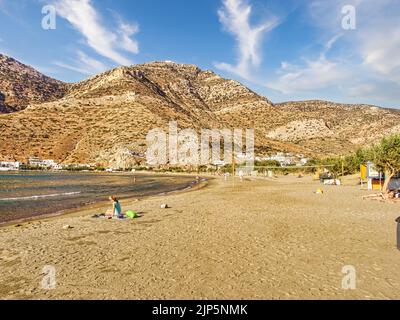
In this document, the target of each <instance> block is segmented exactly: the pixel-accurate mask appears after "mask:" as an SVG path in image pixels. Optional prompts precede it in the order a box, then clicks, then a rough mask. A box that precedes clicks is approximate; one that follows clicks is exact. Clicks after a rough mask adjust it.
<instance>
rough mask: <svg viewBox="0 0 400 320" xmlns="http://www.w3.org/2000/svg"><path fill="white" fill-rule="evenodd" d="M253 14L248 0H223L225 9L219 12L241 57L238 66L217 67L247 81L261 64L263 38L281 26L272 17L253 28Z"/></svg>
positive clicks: (225, 64)
mask: <svg viewBox="0 0 400 320" xmlns="http://www.w3.org/2000/svg"><path fill="white" fill-rule="evenodd" d="M251 13H252V7H251V5H250V4H248V2H247V1H246V0H223V7H222V8H221V9H220V10H219V11H218V15H219V20H220V22H221V23H222V25H223V26H224V28H225V29H226V30H227V31H228V32H229V33H231V34H232V35H233V36H234V37H235V39H236V41H237V46H238V55H239V57H238V62H237V65H231V64H228V63H216V64H215V66H216V67H217V68H218V69H221V70H225V71H228V72H231V73H234V74H237V75H239V76H241V77H242V78H244V79H247V80H249V79H250V78H251V73H252V72H251V69H252V68H253V67H256V66H258V65H259V64H260V63H261V60H262V59H261V52H260V49H261V43H262V40H263V36H264V35H265V34H266V33H268V32H269V31H271V30H273V29H274V28H275V27H276V26H277V25H278V24H279V21H278V19H277V18H276V17H271V18H270V19H269V20H268V21H264V22H263V23H261V24H259V25H257V26H251V24H250V17H251Z"/></svg>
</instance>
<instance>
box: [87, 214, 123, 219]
mask: <svg viewBox="0 0 400 320" xmlns="http://www.w3.org/2000/svg"><path fill="white" fill-rule="evenodd" d="M92 218H95V219H110V220H128V218H127V217H124V216H118V217H116V216H114V217H112V219H111V218H109V217H106V215H105V213H100V214H95V215H93V216H92Z"/></svg>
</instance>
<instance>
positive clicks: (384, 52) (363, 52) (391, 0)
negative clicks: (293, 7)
mask: <svg viewBox="0 0 400 320" xmlns="http://www.w3.org/2000/svg"><path fill="white" fill-rule="evenodd" d="M344 5H353V6H355V8H356V17H357V25H356V30H352V31H345V30H341V31H340V32H341V34H342V36H341V37H340V39H337V40H336V41H343V42H342V44H343V45H344V49H343V50H342V52H345V54H346V55H347V56H348V57H349V58H348V59H349V60H348V61H346V64H347V65H348V66H351V67H352V68H350V69H349V72H350V71H351V74H350V75H349V78H350V79H351V80H352V82H355V83H353V85H351V86H349V87H348V88H344V91H345V92H346V93H347V94H348V95H350V96H356V95H359V96H360V97H363V96H365V95H367V94H370V95H373V94H375V95H376V96H378V95H379V96H382V93H387V95H388V98H390V99H392V100H393V99H394V100H395V101H397V102H398V103H400V59H398V57H399V56H400V25H399V16H400V6H399V1H398V0H380V1H375V0H338V1H320V0H314V1H313V2H311V3H310V4H309V10H310V16H311V17H312V21H313V23H316V24H317V25H318V26H319V27H320V28H321V29H322V31H323V32H324V33H325V34H326V33H331V34H333V35H334V34H337V33H338V32H339V31H338V30H340V27H341V19H342V14H341V8H342V6H344ZM341 65H342V67H343V63H342V64H341ZM396 86H397V88H398V90H397V92H398V93H397V98H396V94H395V92H396V90H394V89H393V88H394V87H396ZM388 87H390V88H391V89H390V91H389V90H388Z"/></svg>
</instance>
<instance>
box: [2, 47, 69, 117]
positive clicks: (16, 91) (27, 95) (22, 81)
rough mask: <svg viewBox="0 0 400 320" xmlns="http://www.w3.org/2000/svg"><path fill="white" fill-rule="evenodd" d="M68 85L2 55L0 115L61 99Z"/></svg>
mask: <svg viewBox="0 0 400 320" xmlns="http://www.w3.org/2000/svg"><path fill="white" fill-rule="evenodd" d="M67 88H68V85H67V84H65V83H63V82H61V81H58V80H55V79H52V78H49V77H47V76H45V75H43V74H41V73H40V72H38V71H36V70H35V69H33V68H32V67H30V66H27V65H24V64H22V63H20V62H18V61H16V60H15V59H13V58H10V57H8V56H5V55H2V54H0V113H8V112H14V111H19V110H22V109H24V108H25V107H27V106H28V105H30V104H36V103H42V102H48V101H54V100H57V99H59V98H61V97H62V96H63V95H64V94H65V92H66V91H67Z"/></svg>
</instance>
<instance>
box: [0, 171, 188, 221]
mask: <svg viewBox="0 0 400 320" xmlns="http://www.w3.org/2000/svg"><path fill="white" fill-rule="evenodd" d="M192 183H193V178H192V177H188V176H162V175H147V174H145V175H140V174H139V175H138V174H135V175H133V174H125V173H90V172H79V173H68V172H59V173H56V172H15V173H14V172H10V173H0V223H2V222H7V221H12V220H19V219H25V218H30V217H34V216H39V215H47V214H55V213H60V212H63V211H66V210H70V209H76V208H82V207H84V206H85V205H89V204H93V203H96V202H101V201H106V200H107V199H108V197H109V196H110V195H115V196H117V197H119V198H121V199H123V198H129V197H143V196H149V195H155V194H160V193H165V192H169V191H174V190H179V189H184V188H187V187H188V186H190V185H191V184H192Z"/></svg>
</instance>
